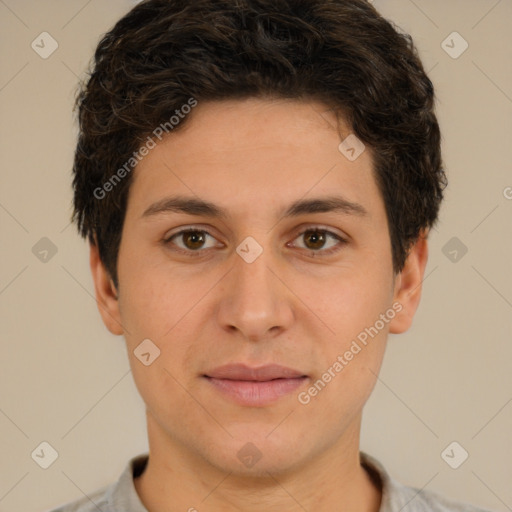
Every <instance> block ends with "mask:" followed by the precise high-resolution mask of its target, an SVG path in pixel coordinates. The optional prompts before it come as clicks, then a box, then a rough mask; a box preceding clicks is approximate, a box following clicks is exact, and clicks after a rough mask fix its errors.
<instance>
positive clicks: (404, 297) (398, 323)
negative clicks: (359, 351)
mask: <svg viewBox="0 0 512 512" xmlns="http://www.w3.org/2000/svg"><path fill="white" fill-rule="evenodd" d="M427 236H428V231H422V232H421V233H420V236H419V237H418V240H417V242H416V243H415V244H414V245H413V246H412V247H411V249H410V250H409V254H408V255H407V259H406V261H405V265H404V268H403V269H402V271H401V272H400V274H398V276H397V277H396V280H395V291H394V295H393V302H398V303H400V304H401V306H402V309H401V310H400V311H399V312H398V313H397V314H396V316H395V317H394V318H393V320H391V322H390V324H389V332H390V333H392V334H400V333H403V332H405V331H407V330H408V329H409V327H410V326H411V324H412V320H413V317H414V314H415V313H416V309H417V308H418V305H419V303H420V298H421V287H422V282H423V276H424V274H425V267H426V266H427V260H428V244H427Z"/></svg>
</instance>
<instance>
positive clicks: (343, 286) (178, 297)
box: [91, 99, 426, 473]
mask: <svg viewBox="0 0 512 512" xmlns="http://www.w3.org/2000/svg"><path fill="white" fill-rule="evenodd" d="M190 115H191V118H190V119H188V120H187V124H186V125H184V127H183V129H182V130H180V131H178V132H176V133H172V134H170V135H169V136H168V137H167V138H166V139H163V141H162V142H160V143H158V145H157V146H156V147H155V148H154V149H152V150H151V151H150V152H149V154H148V155H147V156H146V157H145V158H144V159H143V160H142V161H141V162H140V163H139V164H138V166H137V168H136V169H135V171H134V176H133V178H134V181H133V183H132V185H131V189H130V194H129V200H128V206H127V211H126V217H125V222H124V227H123V232H122V240H121V245H120V249H119V257H118V278H119V290H118V292H119V296H118V298H116V296H115V292H114V291H113V287H112V285H111V283H110V281H109V279H108V275H107V274H106V273H105V269H104V268H103V266H102V264H101V262H100V261H99V259H98V257H97V251H96V250H95V248H94V247H93V248H92V251H91V265H92V270H93V276H94V279H95V285H96V291H97V296H98V301H99V303H100V305H101V306H102V307H101V308H100V311H101V313H102V316H103V318H104V321H105V323H106V325H107V326H108V328H109V329H110V330H111V331H112V332H114V333H116V334H124V336H125V339H126V343H127V349H128V355H129V358H130V364H131V367H132V371H133V376H134V379H135V382H136V385H137V387H138V389H139V391H140V393H141V395H142V398H143V399H144V401H145V404H146V406H147V415H148V424H149V427H150V443H151V437H152V436H153V441H155V439H158V440H159V441H158V442H159V443H161V444H165V445H166V446H168V447H170V446H172V447H173V449H174V450H175V451H176V452H180V453H182V454H183V453H185V454H187V456H189V457H193V458H194V457H196V458H197V459H198V460H202V461H207V462H209V463H210V464H212V465H213V466H215V467H217V468H221V469H222V470H223V471H231V472H234V473H244V472H253V473H256V472H261V473H263V472H265V471H286V470H287V469H292V468H298V467H300V465H301V464H306V463H307V462H308V461H310V460H311V459H313V458H314V457H318V456H319V455H321V454H322V453H327V452H328V451H329V450H332V449H334V448H336V447H338V448H340V447H342V446H345V447H346V446H348V445H349V444H350V443H352V444H353V443H354V442H357V439H358V434H359V426H360V425H359V422H360V418H361V411H362V407H363V405H364V403H365V402H366V400H367V398H368V396H369V394H370V392H371V390H372V388H373V386H374V384H375V381H376V374H377V373H378V371H379V368H380V365H381V361H382V358H383V355H384V350H385V344H386V338H387V335H388V332H395V333H398V332H403V331H404V330H406V329H407V328H408V327H409V325H410V322H411V319H412V316H413V314H414V311H415V308H416V306H417V303H418V301H419V290H420V289H421V278H422V275H423V271H424V266H425V263H426V242H425V240H424V239H421V240H420V241H419V242H418V243H417V244H416V245H415V246H414V248H413V249H412V250H411V253H410V256H409V258H408V260H407V263H406V267H405V268H404V271H403V272H402V273H401V274H400V275H398V276H394V274H393V269H392V253H391V246H390V238H389V230H388V223H387V219H386V212H385V207H384V203H383V200H382V197H381V194H380V192H379V190H378V188H377V185H376V182H375V179H374V176H373V171H372V155H371V150H370V148H366V150H365V151H363V153H362V154H361V155H360V156H359V157H358V158H357V159H355V160H353V159H350V160H349V159H348V158H347V157H346V156H345V154H344V153H342V152H341V151H340V149H339V148H338V146H339V145H340V142H341V141H342V140H343V139H344V138H345V137H347V136H348V135H349V134H350V129H349V128H348V127H347V126H344V125H343V124H341V125H339V126H337V121H336V118H335V117H334V115H333V114H332V112H330V111H329V110H328V108H327V107H326V106H325V105H323V104H321V103H316V102H297V101H288V100H287V101H283V100H281V101H270V100H258V99H250V100H245V101H229V102H228V101H225V102H211V103H203V104H199V105H198V106H197V107H196V108H195V109H194V111H193V113H192V114H190ZM352 160H353V161H352ZM178 196H179V197H180V199H181V200H182V201H181V202H179V201H176V198H177V197H178ZM187 200H193V201H195V203H190V202H188V203H187ZM329 201H330V202H329ZM205 203H206V204H205ZM184 230H185V232H184ZM121 326H122V327H121ZM143 340H151V342H147V341H146V342H145V343H146V344H145V345H142V346H140V344H141V342H142V341H143ZM139 346H140V347H139ZM156 347H157V348H156ZM158 350H159V351H160V353H159V356H158V357H157V358H156V359H154V357H155V355H157V353H158ZM141 353H144V354H146V355H144V356H143V357H142V359H143V360H144V361H145V363H149V364H143V362H141V360H139V358H138V357H137V356H136V354H139V356H140V354H141ZM148 354H149V355H148ZM153 359H154V360H153ZM226 365H239V366H235V367H226ZM267 365H279V367H276V366H270V367H268V368H266V366H267ZM282 367H284V368H286V369H288V370H286V369H283V368H282ZM271 379H272V380H271ZM155 442H156V441H155ZM247 443H252V445H247ZM253 452H254V454H255V455H256V456H259V455H261V459H260V460H259V461H258V462H257V464H254V466H251V465H250V464H245V463H244V461H243V460H242V459H243V457H244V455H245V454H248V455H251V453H253ZM258 454H259V455H258ZM244 460H245V459H244Z"/></svg>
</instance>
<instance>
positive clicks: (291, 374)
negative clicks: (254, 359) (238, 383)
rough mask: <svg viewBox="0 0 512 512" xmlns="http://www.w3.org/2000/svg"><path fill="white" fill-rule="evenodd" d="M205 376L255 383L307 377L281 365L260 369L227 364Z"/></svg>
mask: <svg viewBox="0 0 512 512" xmlns="http://www.w3.org/2000/svg"><path fill="white" fill-rule="evenodd" d="M205 376H206V377H212V378H214V379H229V380H254V381H267V380H273V379H294V378H297V377H306V375H305V374H304V373H302V372H300V371H299V370H294V369H293V368H287V367H286V366H281V365H279V364H268V365H264V366H258V367H251V366H247V365H245V364H226V365H224V366H219V367H218V368H215V369H214V370H212V371H210V372H208V373H207V374H205Z"/></svg>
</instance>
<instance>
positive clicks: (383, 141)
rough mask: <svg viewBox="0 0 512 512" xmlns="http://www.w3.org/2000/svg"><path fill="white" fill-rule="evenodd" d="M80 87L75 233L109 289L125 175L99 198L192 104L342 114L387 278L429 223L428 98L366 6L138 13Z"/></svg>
mask: <svg viewBox="0 0 512 512" xmlns="http://www.w3.org/2000/svg"><path fill="white" fill-rule="evenodd" d="M89 74H90V76H89V77H88V80H87V81H86V82H84V83H82V84H81V87H80V89H79V93H78V97H77V101H76V107H77V108H78V120H79V139H78V143H77V147H76V152H75V158H74V166H73V173H74V180H73V186H74V213H73V220H74V221H76V222H77V225H78V229H79V232H80V234H81V235H82V236H84V237H85V236H87V237H88V238H89V240H90V241H91V243H96V244H97V245H98V249H99V253H100V257H101V260H102V261H103V263H104V264H105V267H106V269H107V271H108V272H109V274H110V276H111V277H112V279H113V281H114V283H115V284H116V286H117V284H118V283H117V269H116V263H117V255H118V251H119V244H120V241H121V231H122V227H123V221H124V217H125V213H126V204H127V197H128V192H129V187H130V183H131V181H132V174H133V173H130V172H123V173H121V174H122V179H119V182H115V183H112V181H110V183H111V186H108V193H106V192H105V191H106V188H104V185H105V184H107V182H109V180H112V177H114V175H115V174H116V172H118V171H120V170H121V168H124V169H125V170H126V169H128V171H129V170H130V167H128V168H127V167H126V163H127V162H129V161H130V162H131V160H134V159H133V155H134V153H136V152H137V150H138V149H139V148H140V147H141V145H142V144H143V143H144V141H145V140H147V138H148V136H151V134H152V133H154V130H155V128H156V127H158V126H160V125H162V123H166V122H167V124H169V119H170V118H171V116H173V115H174V113H175V112H176V110H177V109H180V108H181V107H182V106H183V105H185V104H187V103H188V102H190V100H191V98H193V99H194V101H198V102H201V101H215V100H223V99H245V98H248V97H276V98H294V99H304V100H307V99H315V100H320V101H322V102H324V103H325V104H327V105H328V106H330V107H332V108H333V109H335V110H336V111H338V112H342V113H343V117H344V120H345V121H346V122H348V123H349V125H350V127H351V129H352V130H353V132H354V133H355V134H356V135H357V137H358V138H359V139H360V140H361V141H363V142H364V143H365V144H366V145H369V146H370V147H371V148H372V149H373V154H374V172H375V179H376V182H377V185H378V187H379V190H380V192H381V194H382V197H383V200H384V203H385V207H386V213H387V218H388V224H389V232H390V238H391V246H392V256H393V269H394V272H396V273H398V272H399V271H401V270H402V268H403V265H404V262H405V259H406V257H407V253H408V251H409V249H410V247H411V246H412V245H413V243H414V242H415V241H416V240H417V239H418V237H419V236H420V234H421V232H422V230H423V229H425V228H430V227H432V226H433V225H434V224H435V222H436V220H437V216H438V211H439V207H440V203H441V200H442V197H443V190H444V188H445V186H446V177H445V173H444V171H443V169H442V162H441V149H440V130H439V126H438V122H437V119H436V116H435V113H434V89H433V85H432V82H431V81H430V79H429V78H428V77H427V75H426V73H425V71H424V69H423V66H422V63H421V61H420V59H419V57H418V54H417V50H416V48H415V47H414V44H413V42H412V39H411V37H410V36H409V35H407V34H404V33H402V32H401V31H400V30H399V29H397V28H396V27H395V26H394V25H393V24H392V23H391V22H389V21H387V20H385V19H384V18H383V17H382V16H381V15H380V14H379V13H378V12H377V11H376V10H375V8H374V7H373V6H372V5H371V4H369V3H368V2H367V1H366V0H145V1H143V2H141V3H139V4H138V5H137V6H136V7H135V8H133V9H132V10H131V11H130V12H128V14H126V15H125V16H124V17H123V18H122V19H120V20H119V21H118V22H117V23H116V25H115V26H114V27H113V28H112V29H111V30H110V31H109V32H108V33H107V34H105V35H104V36H103V38H102V39H101V41H100V42H99V44H98V47H97V49H96V52H95V55H94V61H93V64H92V70H91V71H90V73H89ZM185 123H186V117H185V118H184V119H180V122H179V124H177V125H176V126H175V127H174V129H175V130H177V129H179V128H180V127H181V126H183V125H184V124H185ZM130 159H131V160H130ZM131 164H132V166H133V165H135V160H134V161H133V162H131ZM123 166H124V167H123ZM121 174H119V172H118V174H117V176H118V177H120V176H121ZM98 190H103V191H104V192H105V194H103V193H101V194H99V193H98ZM99 195H101V196H102V197H98V196H99Z"/></svg>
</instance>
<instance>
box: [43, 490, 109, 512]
mask: <svg viewBox="0 0 512 512" xmlns="http://www.w3.org/2000/svg"><path fill="white" fill-rule="evenodd" d="M111 487H112V486H108V487H103V488H101V489H98V490H97V491H95V492H93V493H92V494H89V495H88V496H84V497H83V498H81V499H79V500H76V501H72V502H70V503H66V504H65V505H61V506H60V507H58V508H55V509H52V510H50V511H49V512H98V510H101V511H102V512H109V511H110V509H109V508H108V501H109V500H108V495H109V494H110V492H109V491H110V489H111Z"/></svg>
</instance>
